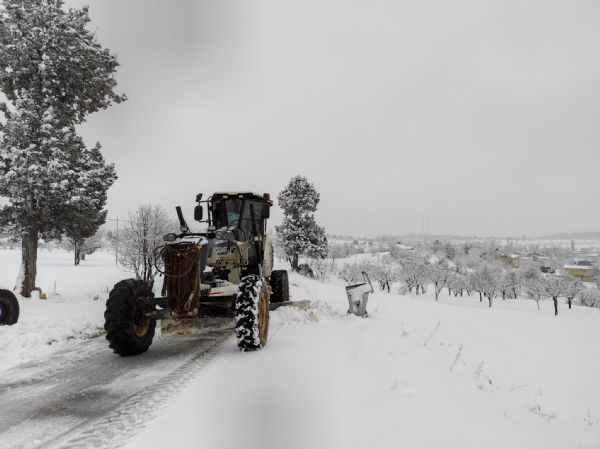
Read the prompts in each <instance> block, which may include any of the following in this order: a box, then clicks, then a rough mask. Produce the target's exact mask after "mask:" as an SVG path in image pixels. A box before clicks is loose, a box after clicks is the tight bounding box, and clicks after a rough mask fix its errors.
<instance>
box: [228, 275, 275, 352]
mask: <svg viewBox="0 0 600 449" xmlns="http://www.w3.org/2000/svg"><path fill="white" fill-rule="evenodd" d="M234 318H235V333H236V336H237V342H238V347H239V348H240V350H242V351H255V350H257V349H260V348H262V347H264V346H265V345H266V344H267V338H268V335H269V290H268V287H267V283H266V281H265V280H264V279H263V278H261V277H259V276H256V275H253V274H252V275H249V276H246V277H244V278H243V279H242V282H241V283H240V286H239V290H238V294H237V298H236V301H235V313H234Z"/></svg>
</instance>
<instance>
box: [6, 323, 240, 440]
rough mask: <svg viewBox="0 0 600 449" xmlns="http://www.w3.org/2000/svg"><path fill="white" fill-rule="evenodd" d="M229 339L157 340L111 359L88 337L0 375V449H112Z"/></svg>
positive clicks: (221, 333) (216, 334)
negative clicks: (132, 354)
mask: <svg viewBox="0 0 600 449" xmlns="http://www.w3.org/2000/svg"><path fill="white" fill-rule="evenodd" d="M231 335H232V331H231V329H221V330H212V331H206V332H203V333H195V334H192V335H186V336H180V335H173V336H167V337H160V336H159V337H158V338H157V339H156V340H155V342H154V344H153V345H152V347H151V350H150V351H149V352H147V353H145V354H142V355H140V356H137V357H118V356H116V355H114V354H113V353H112V351H110V350H109V349H108V344H107V342H106V340H105V339H104V338H96V339H93V340H90V341H85V342H77V343H76V344H75V345H72V346H69V347H68V348H66V349H63V350H61V351H58V352H55V353H54V354H52V355H51V356H48V357H46V358H43V359H40V360H36V361H35V362H30V363H26V364H23V365H20V366H18V367H15V368H13V369H11V370H8V371H5V372H4V373H3V375H2V378H1V379H0V404H2V413H0V448H2V449H19V448H23V449H24V448H44V449H46V448H52V447H59V448H68V447H72V448H86V447H97V445H98V442H99V441H101V442H102V445H110V446H118V445H119V443H120V442H122V441H123V440H125V439H126V438H127V437H129V436H131V435H132V434H133V433H134V432H135V430H136V429H137V426H138V424H139V423H140V422H143V421H145V420H146V419H149V418H150V417H152V416H153V413H154V409H155V407H156V405H157V404H160V403H162V402H164V401H165V400H166V399H168V398H169V396H171V395H172V394H174V393H176V392H177V391H178V389H179V388H180V387H181V386H182V385H185V384H187V382H189V381H190V379H192V378H193V377H194V376H195V375H197V374H198V372H199V371H200V368H202V367H203V366H205V365H206V364H207V363H209V362H210V360H211V359H212V355H213V353H214V351H215V349H216V348H217V347H218V346H220V345H221V344H222V343H223V342H224V341H225V340H227V339H229V338H231Z"/></svg>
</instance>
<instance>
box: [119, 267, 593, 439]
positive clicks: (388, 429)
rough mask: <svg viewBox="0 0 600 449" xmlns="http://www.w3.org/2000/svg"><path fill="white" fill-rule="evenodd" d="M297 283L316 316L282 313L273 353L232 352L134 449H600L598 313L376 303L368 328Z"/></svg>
mask: <svg viewBox="0 0 600 449" xmlns="http://www.w3.org/2000/svg"><path fill="white" fill-rule="evenodd" d="M291 280H292V293H293V296H294V299H311V300H313V302H314V306H315V308H314V309H312V310H309V311H307V312H302V311H299V310H295V309H288V310H281V311H277V312H274V313H273V318H272V323H271V326H272V327H271V337H270V342H269V344H268V346H267V347H266V348H265V349H264V350H263V351H260V352H257V353H240V352H239V351H237V349H236V346H235V342H234V341H230V342H229V343H228V344H227V345H226V346H225V347H224V348H223V349H222V350H221V354H220V355H221V357H219V358H217V360H218V362H217V363H215V364H214V366H213V367H212V369H210V370H207V372H206V373H205V374H204V375H201V376H199V377H198V378H197V379H196V380H195V381H194V382H193V383H192V384H191V385H190V386H189V387H188V388H187V389H185V390H184V391H183V392H182V393H181V394H179V395H178V396H177V397H175V398H173V399H172V401H171V402H170V404H169V405H168V406H167V407H166V409H165V410H164V412H162V413H161V416H160V417H159V418H157V419H156V420H155V421H153V422H150V423H147V428H146V429H145V430H144V431H142V432H141V433H140V434H139V435H138V436H137V437H136V438H135V439H134V440H133V441H131V442H130V443H129V444H128V445H127V446H126V447H127V449H138V448H140V449H141V448H146V447H148V446H149V445H151V444H152V443H156V442H157V441H165V442H166V441H168V442H169V444H170V445H172V446H173V447H178V448H199V447H207V448H232V447H248V448H281V447H286V448H367V447H368V448H397V447H411V448H439V447H444V448H463V449H464V448H481V447H486V448H507V447H510V448H524V449H525V448H527V449H531V448H566V447H569V448H574V447H582V448H597V447H599V446H600V384H599V383H598V382H596V380H597V379H598V378H600V377H599V376H600V350H599V349H598V346H597V345H596V344H595V343H596V342H597V341H598V337H599V336H600V313H599V312H600V311H598V310H593V309H584V308H580V307H574V309H573V310H567V309H566V308H564V307H563V308H562V310H561V313H560V315H559V316H558V317H554V316H553V313H552V309H551V304H550V303H546V304H542V306H543V307H542V310H541V311H538V310H537V308H536V306H535V303H534V302H532V301H525V300H517V301H506V302H503V301H501V300H500V301H498V302H497V304H496V305H495V307H494V308H493V309H491V310H490V309H489V308H488V307H487V306H486V304H485V303H483V304H481V303H479V301H478V300H477V299H476V298H474V297H473V298H470V299H465V298H458V299H456V298H448V297H442V299H441V301H440V302H438V303H435V301H434V300H433V299H432V297H431V296H430V295H427V296H425V297H406V296H399V295H394V294H392V295H388V294H385V293H377V294H375V295H374V296H373V297H372V299H371V301H370V304H369V310H370V316H369V318H367V319H363V318H358V317H355V316H346V314H345V311H346V308H347V303H346V298H345V293H344V289H343V287H342V285H335V284H332V283H329V284H326V283H319V282H316V281H311V280H308V279H306V278H303V277H300V276H296V275H292V277H291ZM438 323H439V325H438ZM165 429H173V431H172V432H165Z"/></svg>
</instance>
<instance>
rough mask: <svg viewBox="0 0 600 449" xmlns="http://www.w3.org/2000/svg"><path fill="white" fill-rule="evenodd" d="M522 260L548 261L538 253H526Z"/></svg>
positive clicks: (543, 255) (546, 257)
mask: <svg viewBox="0 0 600 449" xmlns="http://www.w3.org/2000/svg"><path fill="white" fill-rule="evenodd" d="M523 259H531V260H548V259H549V257H548V256H546V255H545V254H542V253H538V252H535V251H534V252H532V253H527V254H524V255H523Z"/></svg>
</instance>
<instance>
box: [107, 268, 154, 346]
mask: <svg viewBox="0 0 600 449" xmlns="http://www.w3.org/2000/svg"><path fill="white" fill-rule="evenodd" d="M153 297H154V293H152V289H151V288H150V286H148V284H146V283H145V282H144V281H140V280H136V279H126V280H124V281H121V282H119V283H118V284H116V285H115V286H114V288H113V289H112V291H111V292H110V295H109V297H108V301H106V311H105V312H104V329H106V339H107V340H108V342H109V347H110V348H111V349H112V350H113V352H115V353H116V354H119V355H121V356H131V355H138V354H141V353H143V352H146V351H147V350H148V348H149V347H150V345H151V344H152V339H153V338H154V332H155V329H156V320H152V319H149V318H148V317H146V316H145V315H144V313H145V312H146V310H147V309H148V304H147V302H148V298H153Z"/></svg>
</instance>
